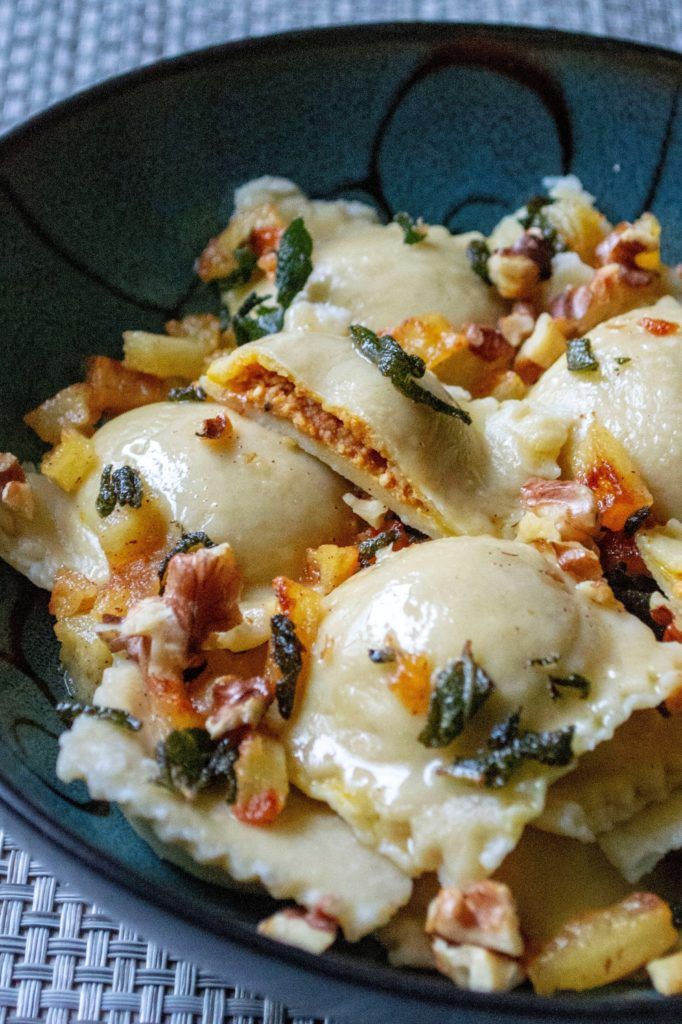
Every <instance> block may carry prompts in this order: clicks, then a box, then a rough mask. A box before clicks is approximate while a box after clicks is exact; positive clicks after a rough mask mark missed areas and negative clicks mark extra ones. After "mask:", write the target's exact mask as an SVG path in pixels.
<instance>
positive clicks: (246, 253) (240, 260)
mask: <svg viewBox="0 0 682 1024" xmlns="http://www.w3.org/2000/svg"><path fill="white" fill-rule="evenodd" d="M232 255H233V256H234V261H235V264H236V266H235V268H234V270H232V271H231V272H230V273H229V274H228V275H227V277H223V278H221V279H220V280H219V281H218V287H219V288H220V289H222V290H224V291H229V290H230V289H231V288H239V287H241V286H242V285H245V284H248V283H249V281H250V280H251V275H252V274H253V272H254V270H255V269H256V264H257V263H258V257H257V256H256V254H255V252H254V251H253V249H250V248H249V246H248V245H240V246H239V247H238V248H237V249H234V250H233V252H232Z"/></svg>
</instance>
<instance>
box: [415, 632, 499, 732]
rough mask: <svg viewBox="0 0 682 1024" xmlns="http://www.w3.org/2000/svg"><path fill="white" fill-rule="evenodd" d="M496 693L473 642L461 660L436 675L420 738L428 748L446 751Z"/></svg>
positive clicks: (467, 646)
mask: <svg viewBox="0 0 682 1024" xmlns="http://www.w3.org/2000/svg"><path fill="white" fill-rule="evenodd" d="M494 689H495V684H494V683H493V681H492V679H491V678H490V676H489V675H488V674H487V673H486V672H484V671H483V669H482V668H481V666H480V665H478V664H477V663H476V661H474V658H473V655H472V653H471V641H470V640H467V642H466V643H465V644H464V647H463V649H462V654H461V657H460V658H459V659H458V660H457V661H454V660H453V661H451V662H449V664H447V665H446V666H445V668H443V669H441V670H440V672H437V673H436V677H435V685H434V688H433V692H432V694H431V702H430V704H429V713H428V718H427V720H426V725H425V726H424V728H423V729H422V731H421V732H420V734H419V742H420V743H422V744H423V745H424V746H425V747H447V745H448V744H449V743H452V741H453V740H454V739H456V738H457V737H458V736H459V735H460V733H461V732H462V730H463V729H464V727H465V725H466V724H467V722H469V721H471V719H472V718H473V717H474V715H475V714H476V712H477V711H478V710H479V709H480V708H482V707H483V705H484V704H485V702H486V701H487V699H488V697H489V696H490V694H491V693H492V692H493V690H494Z"/></svg>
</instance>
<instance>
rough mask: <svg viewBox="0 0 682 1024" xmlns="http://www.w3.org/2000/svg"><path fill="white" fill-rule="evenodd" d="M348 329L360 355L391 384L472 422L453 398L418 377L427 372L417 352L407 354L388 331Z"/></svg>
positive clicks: (440, 410) (422, 403) (463, 420)
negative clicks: (440, 394)
mask: <svg viewBox="0 0 682 1024" xmlns="http://www.w3.org/2000/svg"><path fill="white" fill-rule="evenodd" d="M350 333H351V336H352V338H353V344H354V345H355V347H356V348H357V349H358V351H359V352H361V353H362V355H363V356H364V357H365V358H366V359H369V361H370V362H371V363H374V365H375V366H376V367H377V369H378V370H379V373H381V375H382V376H383V377H388V379H389V380H390V382H391V384H392V385H393V387H394V388H397V390H398V391H400V392H401V393H402V394H403V395H406V396H407V397H408V398H411V399H412V401H413V402H418V403H420V404H421V405H428V406H429V407H430V408H431V409H434V410H435V411H436V412H440V413H443V414H444V415H445V416H455V417H456V418H457V419H460V420H462V422H463V423H471V416H470V415H469V413H468V412H466V411H465V410H464V409H462V408H461V407H460V406H459V405H457V403H456V402H454V401H449V402H445V401H444V400H443V399H442V398H439V397H438V396H437V395H434V394H432V393H431V392H430V391H428V390H427V389H426V388H423V387H421V386H420V385H419V384H417V380H419V379H420V378H421V377H423V376H424V374H425V373H426V363H425V362H424V360H423V359H421V358H420V357H419V356H413V355H410V354H409V353H408V352H406V351H405V349H404V348H401V346H400V345H399V344H398V342H397V341H396V340H395V338H392V337H391V335H390V334H385V335H382V336H381V337H379V335H377V334H375V332H374V331H372V330H371V329H370V328H369V327H363V326H362V325H361V324H352V325H351V328H350Z"/></svg>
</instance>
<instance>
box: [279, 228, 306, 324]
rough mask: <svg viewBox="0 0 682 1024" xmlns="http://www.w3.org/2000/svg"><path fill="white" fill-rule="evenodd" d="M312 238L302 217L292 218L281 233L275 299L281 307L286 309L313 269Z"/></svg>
mask: <svg viewBox="0 0 682 1024" xmlns="http://www.w3.org/2000/svg"><path fill="white" fill-rule="evenodd" d="M312 252H313V240H312V238H311V237H310V234H309V232H308V229H307V228H306V226H305V224H304V223H303V218H302V217H297V218H296V219H295V220H292V222H291V224H290V225H289V227H288V228H287V229H286V231H285V232H284V234H283V235H282V237H281V239H280V242H279V248H278V250H277V273H276V276H275V284H276V285H277V301H278V302H279V304H280V306H281V307H282V309H288V308H289V306H290V305H291V303H292V302H293V300H294V299H295V297H296V296H297V295H298V293H299V292H300V291H301V289H302V288H304V287H305V283H306V281H307V280H308V278H309V277H310V274H311V273H312V269H313V261H312V260H311V258H310V257H311V256H312Z"/></svg>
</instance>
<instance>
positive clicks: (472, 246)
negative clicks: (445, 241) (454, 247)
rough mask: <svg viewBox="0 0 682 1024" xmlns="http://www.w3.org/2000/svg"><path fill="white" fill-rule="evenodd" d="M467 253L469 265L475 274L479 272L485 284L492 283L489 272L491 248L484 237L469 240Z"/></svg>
mask: <svg viewBox="0 0 682 1024" xmlns="http://www.w3.org/2000/svg"><path fill="white" fill-rule="evenodd" d="M466 255H467V259H468V261H469V266H470V267H471V269H472V270H473V272H474V274H477V275H478V276H479V277H480V279H481V281H483V283H484V284H492V281H491V280H490V275H489V274H488V260H489V259H490V249H489V248H488V244H487V242H485V241H484V239H482V238H474V239H473V241H471V242H469V244H468V245H467V250H466Z"/></svg>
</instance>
